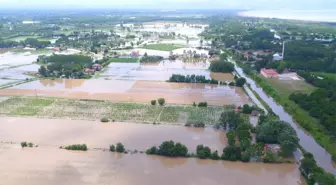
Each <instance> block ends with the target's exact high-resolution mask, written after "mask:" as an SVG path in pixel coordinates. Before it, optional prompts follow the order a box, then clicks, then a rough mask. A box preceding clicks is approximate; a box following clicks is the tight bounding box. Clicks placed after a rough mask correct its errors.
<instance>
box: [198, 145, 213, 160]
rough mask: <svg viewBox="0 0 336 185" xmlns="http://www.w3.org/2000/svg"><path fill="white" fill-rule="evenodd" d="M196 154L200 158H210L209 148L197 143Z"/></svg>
mask: <svg viewBox="0 0 336 185" xmlns="http://www.w3.org/2000/svg"><path fill="white" fill-rule="evenodd" d="M196 155H197V157H199V158H200V159H207V158H211V149H210V148H209V147H207V146H203V145H198V146H197V148H196Z"/></svg>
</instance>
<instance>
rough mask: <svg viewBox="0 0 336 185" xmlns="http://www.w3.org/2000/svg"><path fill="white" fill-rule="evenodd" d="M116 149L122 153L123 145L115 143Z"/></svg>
mask: <svg viewBox="0 0 336 185" xmlns="http://www.w3.org/2000/svg"><path fill="white" fill-rule="evenodd" d="M116 151H117V152H120V153H123V152H124V151H125V147H124V145H123V144H121V143H117V147H116Z"/></svg>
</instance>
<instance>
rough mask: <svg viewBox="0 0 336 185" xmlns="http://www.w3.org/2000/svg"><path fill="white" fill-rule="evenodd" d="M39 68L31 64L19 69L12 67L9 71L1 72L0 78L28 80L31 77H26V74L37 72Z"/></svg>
mask: <svg viewBox="0 0 336 185" xmlns="http://www.w3.org/2000/svg"><path fill="white" fill-rule="evenodd" d="M39 68H40V66H39V65H37V64H30V65H24V66H19V67H12V68H9V69H3V70H1V71H0V78H6V79H16V80H25V79H26V78H31V76H29V75H26V73H28V72H37V71H38V69H39Z"/></svg>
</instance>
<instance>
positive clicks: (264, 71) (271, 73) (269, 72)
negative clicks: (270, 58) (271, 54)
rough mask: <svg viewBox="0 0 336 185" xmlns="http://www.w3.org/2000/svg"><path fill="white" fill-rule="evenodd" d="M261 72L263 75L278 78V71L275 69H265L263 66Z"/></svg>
mask: <svg viewBox="0 0 336 185" xmlns="http://www.w3.org/2000/svg"><path fill="white" fill-rule="evenodd" d="M260 74H261V75H263V76H264V77H265V78H278V72H276V70H274V69H265V68H262V69H261V70H260Z"/></svg>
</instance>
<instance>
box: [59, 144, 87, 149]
mask: <svg viewBox="0 0 336 185" xmlns="http://www.w3.org/2000/svg"><path fill="white" fill-rule="evenodd" d="M60 148H64V149H66V150H81V151H86V150H87V149H88V148H87V146H86V144H74V145H68V146H65V147H60Z"/></svg>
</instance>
